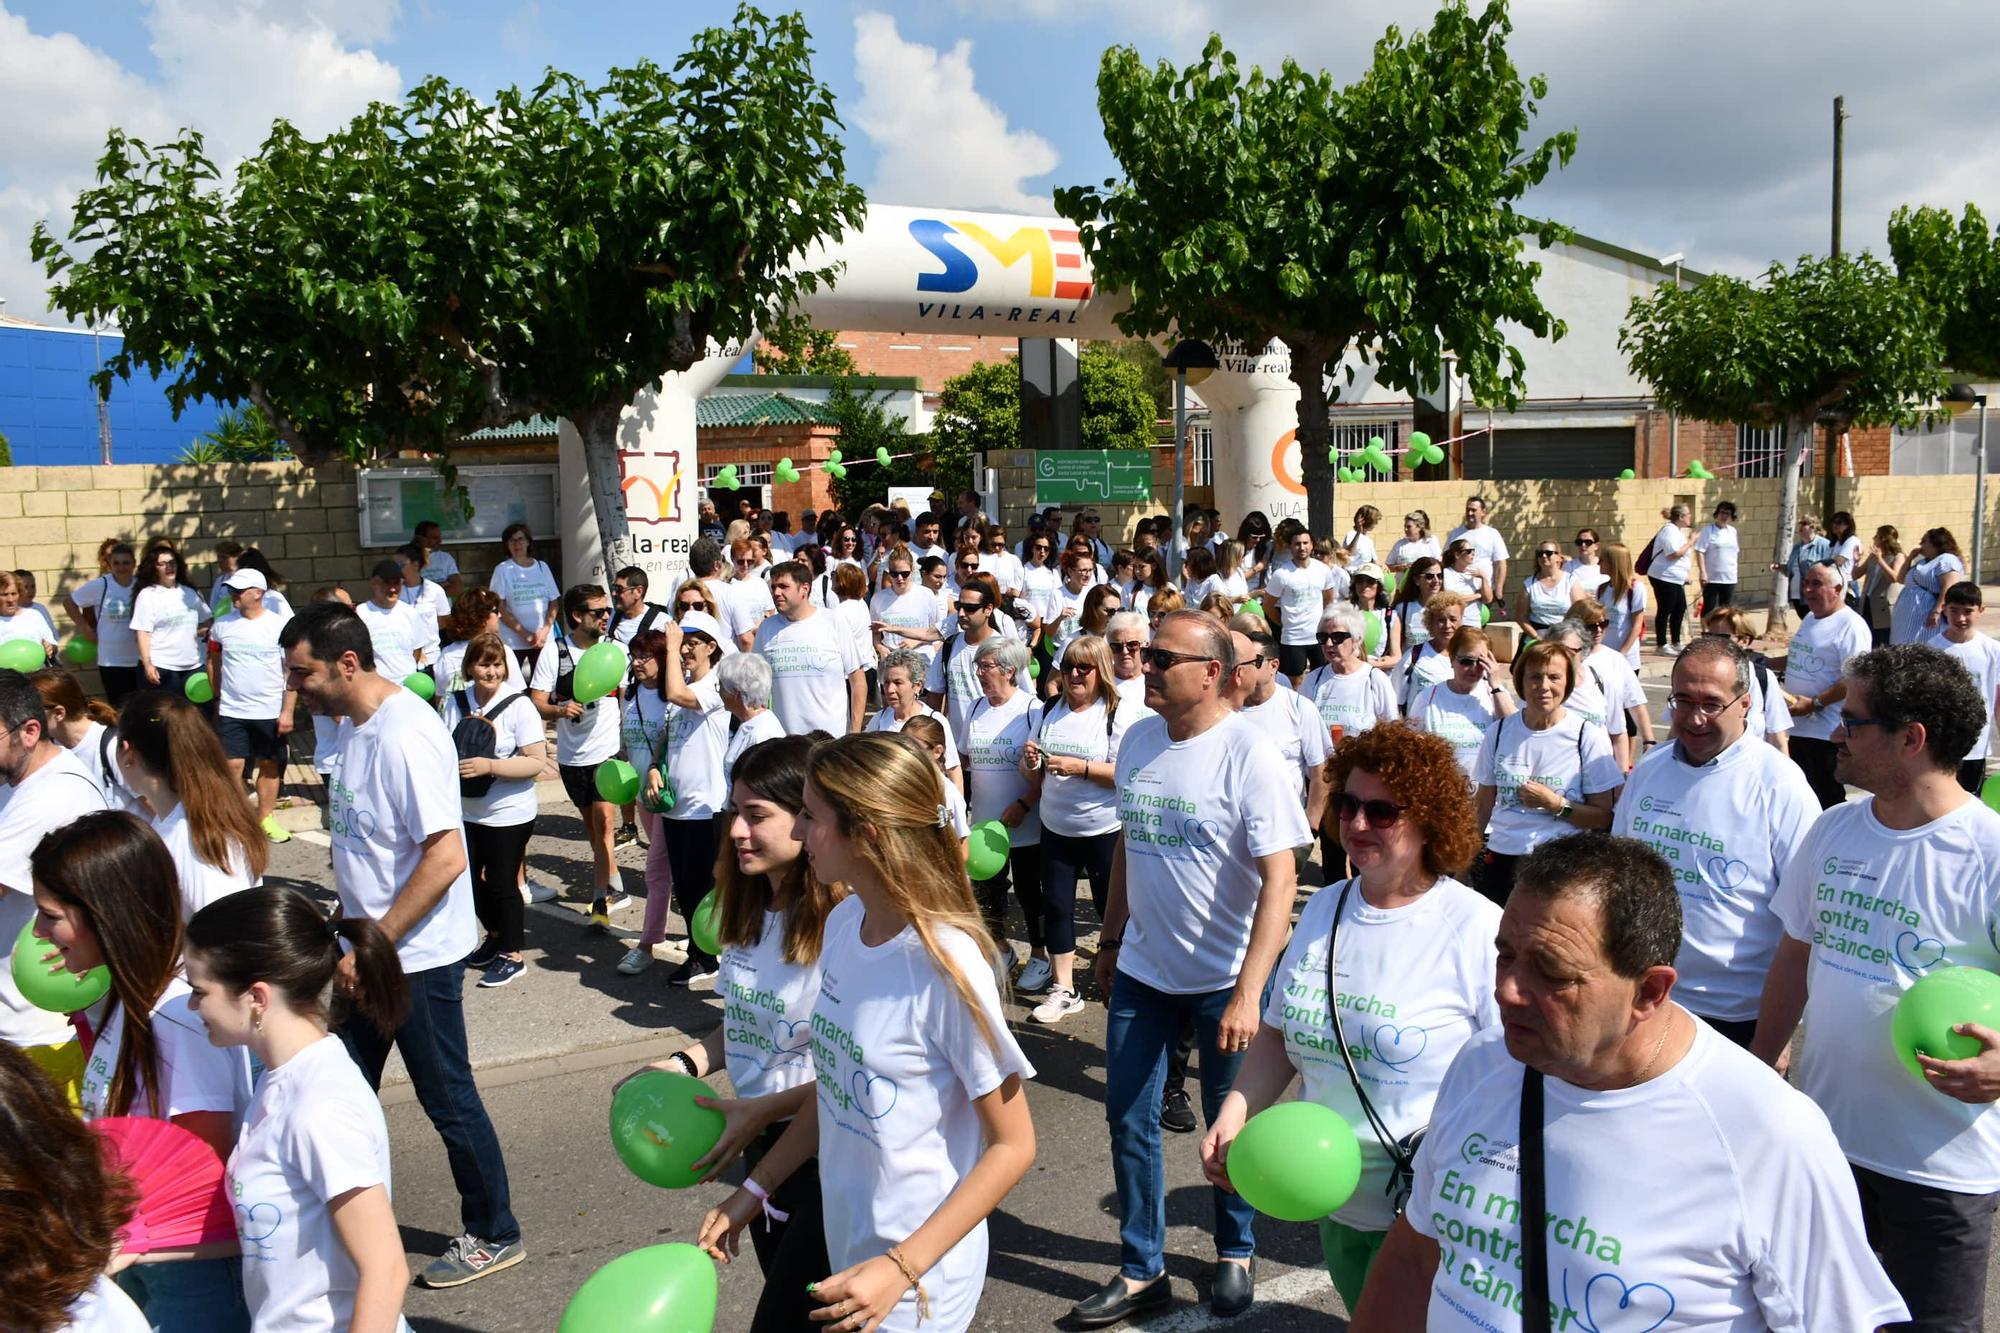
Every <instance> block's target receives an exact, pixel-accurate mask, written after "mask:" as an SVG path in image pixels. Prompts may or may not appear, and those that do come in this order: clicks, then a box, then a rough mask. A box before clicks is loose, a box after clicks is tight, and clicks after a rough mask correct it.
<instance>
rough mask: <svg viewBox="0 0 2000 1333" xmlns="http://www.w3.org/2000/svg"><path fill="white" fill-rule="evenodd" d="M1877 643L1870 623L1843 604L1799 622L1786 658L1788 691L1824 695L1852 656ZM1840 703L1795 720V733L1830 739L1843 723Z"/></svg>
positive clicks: (1810, 695) (1805, 695)
mask: <svg viewBox="0 0 2000 1333" xmlns="http://www.w3.org/2000/svg"><path fill="white" fill-rule="evenodd" d="M1874 646H1875V637H1874V635H1873V633H1872V632H1871V631H1870V630H1869V628H1868V622H1867V621H1865V620H1863V619H1862V618H1861V617H1860V616H1859V615H1857V614H1855V612H1854V610H1853V608H1851V607H1849V606H1847V605H1846V604H1845V603H1842V605H1841V606H1840V608H1839V609H1838V610H1836V611H1835V612H1834V613H1833V614H1832V615H1830V616H1827V617H1825V618H1824V619H1822V618H1821V617H1819V616H1813V615H1809V616H1807V617H1806V618H1805V619H1804V620H1802V621H1800V622H1799V632H1798V633H1797V634H1794V635H1793V636H1792V642H1791V647H1790V648H1788V649H1787V650H1786V651H1787V653H1788V656H1787V657H1786V658H1785V692H1786V693H1788V694H1794V695H1797V696H1799V697H1800V698H1803V699H1809V698H1811V697H1812V696H1814V695H1816V694H1822V693H1824V692H1825V691H1826V690H1828V689H1829V688H1831V687H1832V686H1834V685H1836V684H1838V683H1839V681H1840V674H1841V671H1842V670H1843V669H1844V668H1845V667H1846V666H1847V664H1848V662H1849V661H1851V660H1852V659H1854V658H1856V657H1859V656H1860V655H1861V654H1862V653H1865V652H1867V651H1868V650H1869V649H1870V648H1873V647H1874ZM1840 711H1841V710H1840V705H1839V704H1837V703H1835V704H1828V705H1827V706H1826V707H1824V708H1822V709H1820V710H1819V711H1818V712H1816V713H1808V714H1806V715H1805V716H1804V717H1799V718H1794V719H1793V721H1792V735H1794V736H1799V737H1804V738H1806V739H1809V740H1816V741H1823V740H1829V739H1831V738H1832V736H1833V729H1834V728H1835V727H1837V726H1839V725H1840Z"/></svg>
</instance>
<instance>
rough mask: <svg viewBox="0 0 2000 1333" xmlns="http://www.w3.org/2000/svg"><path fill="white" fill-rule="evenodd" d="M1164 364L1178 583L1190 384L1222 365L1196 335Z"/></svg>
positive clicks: (1172, 564)
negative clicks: (1169, 380) (1169, 385)
mask: <svg viewBox="0 0 2000 1333" xmlns="http://www.w3.org/2000/svg"><path fill="white" fill-rule="evenodd" d="M1160 364H1161V365H1163V366H1165V367H1166V368H1167V369H1168V370H1171V371H1172V372H1173V373H1174V532H1173V536H1172V538H1171V539H1170V540H1169V541H1168V542H1167V568H1168V572H1169V573H1170V574H1171V575H1172V576H1173V580H1174V583H1175V585H1176V586H1178V585H1179V583H1180V581H1181V562H1182V559H1183V556H1182V554H1181V542H1182V541H1183V540H1184V538H1183V535H1182V534H1183V533H1185V532H1186V528H1185V527H1184V526H1183V525H1182V521H1181V520H1182V511H1183V510H1184V509H1185V508H1186V506H1187V390H1188V385H1190V384H1199V383H1201V382H1202V381H1203V380H1205V379H1207V378H1208V373H1209V372H1210V371H1211V370H1214V369H1216V368H1217V367H1218V366H1220V365H1221V364H1222V362H1221V360H1220V359H1219V358H1218V357H1217V356H1216V355H1215V349H1214V348H1213V347H1210V346H1209V345H1208V344H1207V343H1205V342H1201V341H1199V340H1198V339H1194V338H1184V339H1182V340H1181V341H1180V342H1177V343H1175V344H1174V350H1173V351H1171V352H1168V353H1167V354H1166V356H1164V357H1162V358H1161V361H1160Z"/></svg>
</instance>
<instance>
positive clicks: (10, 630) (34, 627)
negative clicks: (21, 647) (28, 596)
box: [0, 606, 56, 644]
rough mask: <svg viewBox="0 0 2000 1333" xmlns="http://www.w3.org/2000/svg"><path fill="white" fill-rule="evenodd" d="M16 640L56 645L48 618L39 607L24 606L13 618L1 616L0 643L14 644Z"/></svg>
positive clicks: (53, 631)
mask: <svg viewBox="0 0 2000 1333" xmlns="http://www.w3.org/2000/svg"><path fill="white" fill-rule="evenodd" d="M16 639H25V640H27V641H28V642H29V643H37V644H48V643H54V642H55V641H56V636H55V630H54V629H53V628H52V627H51V626H50V624H49V620H48V617H47V616H46V615H44V614H43V613H42V611H41V609H40V608H39V607H27V606H24V607H22V608H21V609H20V610H19V611H16V612H15V613H14V614H13V615H11V616H0V643H12V642H13V641H14V640H16Z"/></svg>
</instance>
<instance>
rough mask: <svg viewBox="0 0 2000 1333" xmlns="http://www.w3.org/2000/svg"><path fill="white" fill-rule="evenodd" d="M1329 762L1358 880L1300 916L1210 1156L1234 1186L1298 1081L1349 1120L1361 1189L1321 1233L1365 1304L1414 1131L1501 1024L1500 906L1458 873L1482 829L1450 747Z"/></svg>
mask: <svg viewBox="0 0 2000 1333" xmlns="http://www.w3.org/2000/svg"><path fill="white" fill-rule="evenodd" d="M1329 768H1330V770H1331V771H1330V777H1331V779H1332V783H1333V786H1334V789H1335V795H1334V797H1333V813H1334V818H1335V819H1336V821H1337V823H1338V826H1339V829H1340V841H1341V844H1342V846H1344V847H1345V848H1346V851H1347V857H1348V860H1349V861H1350V862H1352V864H1353V866H1354V877H1353V878H1351V879H1347V880H1344V881H1341V882H1339V883H1329V884H1328V885H1327V887H1326V888H1324V889H1322V890H1320V891H1319V892H1318V893H1316V894H1314V895H1313V897H1312V900H1311V901H1310V902H1308V903H1307V904H1306V908H1305V911H1304V912H1303V913H1302V914H1301V915H1300V917H1299V924H1298V928H1297V929H1296V930H1294V931H1293V932H1292V941H1291V943H1290V945H1288V946H1287V947H1286V949H1285V955H1284V958H1283V960H1282V961H1280V962H1279V964H1278V966H1277V969H1276V970H1275V971H1274V972H1272V974H1271V982H1272V984H1271V987H1270V989H1269V991H1268V993H1267V998H1266V1000H1265V1003H1264V1021H1263V1024H1262V1026H1261V1027H1259V1029H1258V1031H1257V1036H1256V1039H1255V1040H1253V1041H1252V1042H1251V1043H1250V1050H1249V1052H1248V1054H1246V1055H1245V1056H1244V1057H1243V1064H1242V1067H1241V1068H1239V1069H1238V1070H1237V1073H1236V1084H1235V1086H1234V1087H1233V1088H1232V1089H1231V1090H1230V1092H1229V1095H1228V1096H1227V1097H1225V1098H1224V1099H1223V1102H1222V1109H1221V1111H1220V1112H1219V1113H1218V1114H1217V1115H1216V1117H1215V1123H1214V1124H1213V1125H1212V1126H1210V1128H1209V1131H1208V1136H1207V1137H1206V1138H1204V1139H1203V1140H1202V1143H1201V1161H1202V1171H1203V1174H1205V1175H1206V1176H1207V1177H1208V1179H1209V1181H1210V1183H1211V1184H1214V1185H1216V1186H1218V1187H1220V1188H1222V1189H1230V1188H1231V1185H1230V1183H1229V1174H1228V1162H1229V1147H1230V1144H1231V1143H1232V1142H1233V1141H1234V1140H1235V1138H1236V1136H1237V1134H1238V1133H1239V1132H1241V1130H1242V1128H1243V1125H1244V1122H1245V1121H1247V1120H1248V1119H1249V1118H1250V1117H1251V1116H1253V1115H1255V1114H1257V1113H1258V1112H1259V1111H1262V1110H1263V1109H1264V1108H1265V1107H1267V1106H1270V1105H1271V1104H1272V1103H1273V1102H1275V1101H1277V1100H1278V1098H1279V1097H1281V1096H1282V1095H1283V1094H1284V1091H1285V1089H1286V1088H1287V1087H1288V1086H1289V1085H1290V1084H1291V1081H1292V1077H1293V1075H1295V1074H1296V1075H1298V1076H1299V1077H1300V1078H1301V1079H1302V1080H1303V1084H1304V1086H1303V1089H1302V1091H1301V1092H1300V1096H1301V1097H1302V1098H1304V1099H1306V1100H1309V1101H1315V1102H1318V1103H1319V1104H1320V1105H1322V1106H1326V1107H1330V1108H1332V1109H1333V1110H1335V1111H1337V1112H1339V1113H1340V1114H1341V1115H1342V1116H1343V1117H1345V1118H1346V1120H1347V1122H1348V1124H1349V1125H1351V1126H1352V1127H1353V1129H1354V1137H1355V1139H1356V1140H1357V1141H1358V1142H1359V1143H1360V1145H1361V1163H1362V1167H1361V1184H1360V1185H1359V1187H1358V1188H1356V1189H1355V1191H1354V1194H1353V1196H1352V1197H1351V1198H1350V1199H1349V1200H1348V1201H1347V1202H1346V1203H1345V1204H1343V1205H1342V1206H1341V1207H1340V1208H1339V1209H1338V1210H1337V1211H1335V1212H1334V1213H1333V1215H1332V1216H1330V1217H1325V1218H1322V1219H1321V1220H1320V1224H1319V1235H1320V1249H1321V1252H1322V1253H1323V1254H1324V1256H1325V1259H1326V1267H1327V1271H1328V1272H1329V1273H1330V1274H1331V1275H1332V1277H1333V1283H1334V1287H1335V1289H1336V1290H1338V1291H1339V1292H1340V1296H1341V1299H1342V1300H1343V1301H1345V1302H1347V1308H1348V1309H1350V1310H1351V1309H1353V1308H1354V1306H1355V1304H1356V1302H1358V1301H1359V1300H1360V1297H1361V1288H1362V1285H1363V1283H1365V1282H1366V1281H1367V1278H1368V1267H1369V1265H1370V1264H1371V1263H1372V1262H1373V1261H1374V1258H1375V1255H1376V1252H1377V1251H1379V1250H1380V1249H1381V1248H1382V1241H1383V1238H1384V1237H1385V1236H1386V1235H1387V1233H1388V1230H1389V1224H1390V1223H1391V1222H1393V1221H1394V1220H1395V1217H1396V1212H1397V1209H1398V1208H1399V1207H1400V1205H1401V1202H1402V1200H1403V1198H1404V1197H1406V1196H1407V1194H1408V1192H1409V1180H1410V1161H1411V1158H1412V1157H1413V1156H1414V1153H1415V1145H1414V1144H1413V1143H1412V1142H1411V1137H1412V1136H1413V1135H1414V1134H1416V1133H1417V1132H1418V1131H1420V1130H1422V1129H1423V1128H1424V1127H1425V1126H1426V1125H1427V1124H1429V1123H1430V1118H1431V1108H1432V1105H1433V1103H1434V1102H1435V1101H1436V1100H1437V1094H1438V1086H1439V1084H1440V1083H1441V1082H1442V1081H1443V1079H1444V1074H1445V1070H1446V1069H1447V1068H1449V1067H1450V1065H1451V1062H1452V1058H1453V1057H1454V1056H1455V1055H1457V1054H1458V1051H1459V1048H1460V1047H1462V1046H1464V1045H1465V1043H1466V1042H1467V1041H1469V1040H1470V1039H1471V1038H1472V1036H1473V1034H1474V1033H1476V1032H1479V1031H1481V1030H1482V1029H1485V1028H1489V1027H1492V1026H1494V1025H1495V1024H1496V1023H1498V1022H1499V1012H1498V1010H1497V1009H1496V1008H1495V1005H1494V999H1493V983H1494V963H1493V958H1494V955H1493V943H1492V941H1493V936H1494V932H1495V931H1496V930H1497V929H1498V927H1499V924H1500V912H1499V909H1498V908H1496V907H1494V906H1493V904H1491V903H1489V902H1487V901H1486V900H1485V899H1484V898H1481V897H1480V896H1479V895H1478V894H1477V893H1475V892H1473V891H1472V890H1471V889H1470V888H1467V887H1466V886H1465V885H1464V884H1463V883H1461V882H1460V881H1459V880H1458V879H1456V878H1454V876H1457V875H1462V874H1464V873H1465V868H1466V866H1467V865H1468V864H1470V862H1471V861H1472V858H1473V856H1474V855H1475V854H1476V853H1477V852H1478V850H1479V828H1478V825H1477V824H1476V823H1475V822H1474V819H1473V811H1472V801H1471V798H1470V794H1469V793H1468V792H1467V790H1466V787H1465V784H1464V783H1462V782H1460V781H1459V780H1458V776H1457V773H1458V770H1457V766H1456V765H1455V764H1454V763H1453V762H1452V755H1451V746H1450V745H1449V744H1448V743H1446V742H1445V741H1444V740H1443V739H1442V738H1440V737H1437V736H1432V735H1428V734H1426V733H1424V732H1420V731H1418V730H1417V729H1416V728H1415V727H1412V726H1411V725H1409V724H1408V723H1405V722H1395V723H1391V724H1390V725H1388V726H1385V727H1377V728H1375V729H1374V730H1372V731H1369V732H1368V733H1367V734H1365V735H1361V736H1356V737H1354V738H1352V739H1349V740H1346V741H1343V742H1342V743H1341V744H1340V746H1339V748H1338V749H1336V750H1335V751H1334V755H1333V758H1332V759H1331V760H1330V761H1329ZM1342 930H1345V931H1346V932H1347V935H1346V938H1345V939H1343V938H1341V935H1340V932H1341V931H1342ZM1329 996H1331V999H1332V1002H1331V1003H1329V1002H1328V1000H1329Z"/></svg>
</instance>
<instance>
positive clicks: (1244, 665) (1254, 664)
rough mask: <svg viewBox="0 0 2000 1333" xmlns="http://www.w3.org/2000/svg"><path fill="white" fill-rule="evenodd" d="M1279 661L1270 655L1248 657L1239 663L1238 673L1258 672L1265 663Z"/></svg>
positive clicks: (1262, 654)
mask: <svg viewBox="0 0 2000 1333" xmlns="http://www.w3.org/2000/svg"><path fill="white" fill-rule="evenodd" d="M1277 660H1278V659H1277V658H1275V657H1272V656H1271V655H1270V654H1269V653H1258V654H1257V655H1256V656H1255V657H1246V658H1244V659H1243V660H1241V661H1240V662H1238V663H1237V664H1236V669H1237V670H1238V671H1256V670H1259V669H1260V668H1262V667H1263V665H1264V663H1266V662H1275V661H1277Z"/></svg>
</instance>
